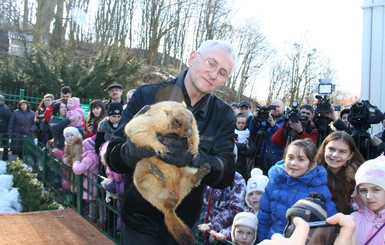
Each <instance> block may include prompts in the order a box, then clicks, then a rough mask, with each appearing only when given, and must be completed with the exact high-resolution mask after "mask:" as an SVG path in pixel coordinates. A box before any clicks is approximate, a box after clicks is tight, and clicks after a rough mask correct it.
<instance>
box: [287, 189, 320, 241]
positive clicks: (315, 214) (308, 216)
mask: <svg viewBox="0 0 385 245" xmlns="http://www.w3.org/2000/svg"><path fill="white" fill-rule="evenodd" d="M325 201H326V200H325V197H324V195H323V194H322V193H319V192H310V193H309V194H308V195H307V197H305V198H302V199H300V200H298V201H297V202H296V203H294V205H293V206H292V207H291V208H289V209H288V210H287V211H286V219H287V220H288V223H287V225H286V227H285V230H284V234H285V236H286V237H290V235H291V233H292V232H293V231H294V229H293V226H291V220H292V218H294V217H301V218H302V219H304V220H305V221H307V222H314V221H324V220H326V218H327V211H326V205H325ZM288 233H289V234H288Z"/></svg>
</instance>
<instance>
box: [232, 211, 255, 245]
mask: <svg viewBox="0 0 385 245" xmlns="http://www.w3.org/2000/svg"><path fill="white" fill-rule="evenodd" d="M239 225H243V226H246V227H249V228H251V229H253V230H254V231H255V234H254V240H253V242H252V243H251V244H254V243H255V240H256V239H257V228H258V218H257V216H255V215H254V214H252V213H249V212H240V213H237V215H235V217H234V220H233V225H232V226H231V237H232V238H233V239H234V237H235V228H236V227H237V226H239Z"/></svg>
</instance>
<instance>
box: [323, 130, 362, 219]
mask: <svg viewBox="0 0 385 245" xmlns="http://www.w3.org/2000/svg"><path fill="white" fill-rule="evenodd" d="M364 161H365V160H364V158H363V157H362V155H361V153H360V151H359V149H358V148H357V146H356V144H355V143H354V139H353V138H352V136H350V135H349V134H347V133H345V132H344V131H334V132H333V133H331V134H329V135H328V136H327V137H326V138H325V140H324V141H323V142H322V144H321V146H320V147H319V149H318V153H317V156H316V162H317V163H318V165H320V166H323V167H324V168H326V171H327V173H328V188H329V190H330V192H331V193H332V200H333V202H335V204H336V205H337V210H338V212H341V213H344V214H350V213H352V212H353V211H354V210H353V209H352V208H351V201H352V200H351V196H352V194H353V191H354V187H355V185H356V183H355V180H354V175H355V173H356V171H357V169H358V168H359V166H360V165H361V164H362V163H363V162H364Z"/></svg>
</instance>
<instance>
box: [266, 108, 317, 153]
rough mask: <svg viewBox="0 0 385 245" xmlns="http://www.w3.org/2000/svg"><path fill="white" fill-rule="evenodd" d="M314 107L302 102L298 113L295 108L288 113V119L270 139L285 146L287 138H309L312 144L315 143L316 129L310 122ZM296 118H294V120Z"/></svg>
mask: <svg viewBox="0 0 385 245" xmlns="http://www.w3.org/2000/svg"><path fill="white" fill-rule="evenodd" d="M313 116H314V109H313V107H312V106H311V105H309V104H304V105H302V106H301V107H300V109H299V115H297V112H296V111H295V109H293V110H292V112H290V113H289V119H288V120H286V122H285V123H284V124H283V125H282V126H281V127H280V128H279V129H278V130H277V132H275V134H274V135H273V137H272V141H273V142H274V143H275V144H277V145H280V146H285V145H286V143H290V142H287V140H288V138H291V139H289V140H290V141H292V140H295V139H306V138H309V139H311V141H312V142H313V144H315V145H316V144H317V138H318V130H317V128H316V126H315V124H314V123H313V122H312V119H313ZM295 119H296V120H295Z"/></svg>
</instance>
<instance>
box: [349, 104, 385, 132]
mask: <svg viewBox="0 0 385 245" xmlns="http://www.w3.org/2000/svg"><path fill="white" fill-rule="evenodd" d="M383 119H384V116H383V114H382V112H381V111H380V109H378V107H377V106H374V105H372V104H370V102H369V101H368V100H362V101H357V102H356V103H355V104H354V105H352V106H351V107H350V112H349V115H348V120H349V122H350V123H351V124H352V125H353V126H354V127H356V128H363V129H368V128H369V127H370V124H377V123H380V122H381V121H382V120H383Z"/></svg>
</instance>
